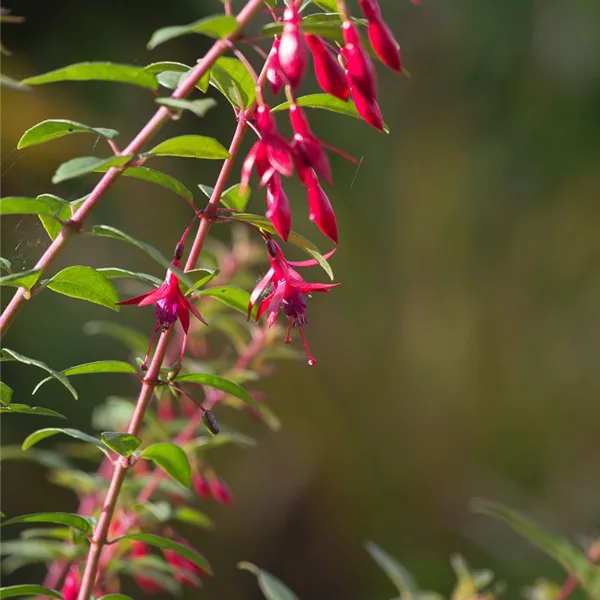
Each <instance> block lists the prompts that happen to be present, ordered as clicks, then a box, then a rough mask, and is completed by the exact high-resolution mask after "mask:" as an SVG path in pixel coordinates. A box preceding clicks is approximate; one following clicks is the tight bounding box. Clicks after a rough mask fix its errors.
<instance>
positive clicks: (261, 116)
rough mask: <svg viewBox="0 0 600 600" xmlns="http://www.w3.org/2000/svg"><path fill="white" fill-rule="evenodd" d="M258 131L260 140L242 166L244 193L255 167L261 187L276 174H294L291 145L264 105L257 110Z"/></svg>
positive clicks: (288, 175) (242, 189) (242, 188)
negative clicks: (279, 130)
mask: <svg viewBox="0 0 600 600" xmlns="http://www.w3.org/2000/svg"><path fill="white" fill-rule="evenodd" d="M256 130H257V131H258V134H259V135H260V140H258V142H256V143H255V144H254V146H252V148H251V149H250V152H248V155H247V156H246V159H245V160H244V164H243V165H242V174H241V191H242V192H244V191H245V190H246V189H247V187H248V183H249V182H250V176H251V175H252V171H253V169H254V167H255V166H256V171H257V173H258V176H259V177H260V184H261V185H266V184H267V183H268V182H269V180H270V179H271V178H272V177H273V175H274V174H275V173H276V172H278V173H280V174H281V175H283V176H285V177H290V176H291V175H292V173H293V172H294V164H293V161H292V152H291V148H290V145H289V143H288V141H287V140H286V139H285V138H284V137H283V136H282V135H281V134H280V133H279V132H278V131H277V127H276V124H275V119H274V118H273V115H272V114H271V111H270V110H269V107H268V106H266V105H264V104H263V105H261V106H259V107H258V108H257V109H256Z"/></svg>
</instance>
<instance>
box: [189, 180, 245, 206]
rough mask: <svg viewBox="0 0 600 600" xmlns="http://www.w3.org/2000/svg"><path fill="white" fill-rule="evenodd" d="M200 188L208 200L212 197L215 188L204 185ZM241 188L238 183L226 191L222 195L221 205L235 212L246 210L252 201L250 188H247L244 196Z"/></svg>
mask: <svg viewBox="0 0 600 600" xmlns="http://www.w3.org/2000/svg"><path fill="white" fill-rule="evenodd" d="M198 187H199V188H200V190H201V191H202V193H203V194H204V195H205V196H206V197H207V198H210V197H211V196H212V194H213V191H214V188H212V187H210V186H209V185H202V184H199V185H198ZM240 188H241V185H240V184H239V183H237V184H236V185H232V186H231V187H230V188H228V189H226V190H225V191H224V192H223V194H222V195H221V204H222V205H223V206H225V207H226V208H232V209H233V210H239V211H243V210H246V206H247V205H248V201H249V200H250V188H246V191H245V192H244V193H243V194H241V193H240Z"/></svg>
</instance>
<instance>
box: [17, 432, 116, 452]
mask: <svg viewBox="0 0 600 600" xmlns="http://www.w3.org/2000/svg"><path fill="white" fill-rule="evenodd" d="M57 433H63V434H64V435H68V436H69V437H72V438H75V439H76V440H81V441H82V442H87V443H89V444H93V445H94V446H96V447H97V448H98V449H100V450H102V452H104V453H105V454H106V453H107V452H108V446H106V445H105V444H104V443H103V442H102V441H101V440H99V439H98V438H95V437H94V436H92V435H89V434H87V433H84V432H83V431H79V429H71V428H68V427H65V428H60V427H47V428H45V429H38V430H37V431H34V432H33V433H31V434H30V435H28V436H27V437H26V438H25V441H24V442H23V445H22V446H21V447H22V449H23V450H28V449H29V448H31V447H32V446H35V445H36V444H38V443H39V442H41V441H42V440H45V439H46V438H49V437H52V436H54V435H56V434H57Z"/></svg>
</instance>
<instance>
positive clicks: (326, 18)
mask: <svg viewBox="0 0 600 600" xmlns="http://www.w3.org/2000/svg"><path fill="white" fill-rule="evenodd" d="M352 21H353V22H354V23H355V24H356V25H359V26H360V25H366V24H367V21H366V20H365V19H357V18H352ZM341 25H342V21H341V19H340V15H339V14H338V13H337V9H336V11H334V12H331V13H315V14H311V15H307V16H306V17H304V19H302V32H303V33H312V34H314V35H319V36H322V37H325V38H327V39H329V40H332V41H334V42H340V43H343V36H342V28H341ZM282 31H283V23H282V22H278V23H268V24H266V25H264V26H263V28H262V30H261V34H262V35H263V36H266V37H272V36H274V35H279V34H281V32H282ZM364 45H365V47H366V48H367V49H368V50H370V46H369V45H368V44H367V43H366V41H365V43H364Z"/></svg>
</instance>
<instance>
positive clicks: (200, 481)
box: [192, 473, 212, 500]
mask: <svg viewBox="0 0 600 600" xmlns="http://www.w3.org/2000/svg"><path fill="white" fill-rule="evenodd" d="M192 488H193V489H194V492H196V494H197V495H198V497H199V498H204V499H206V500H209V499H210V498H212V493H211V491H210V486H209V484H208V479H206V477H204V475H203V474H202V473H196V475H194V477H193V479H192Z"/></svg>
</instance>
